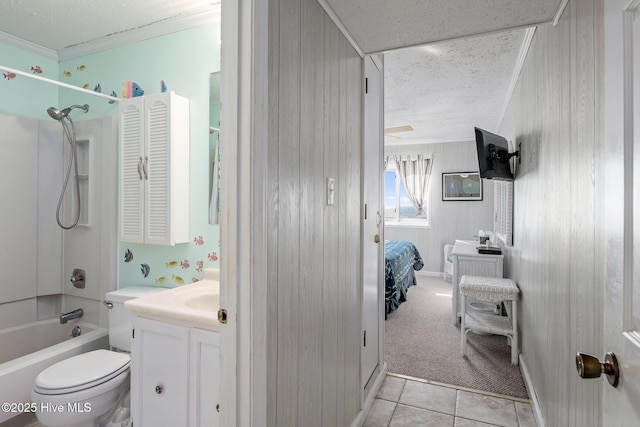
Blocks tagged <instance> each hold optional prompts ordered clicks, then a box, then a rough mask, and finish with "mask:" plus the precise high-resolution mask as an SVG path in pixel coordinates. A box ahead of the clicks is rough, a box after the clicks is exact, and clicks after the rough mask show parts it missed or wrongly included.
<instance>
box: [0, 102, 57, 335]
mask: <svg viewBox="0 0 640 427" xmlns="http://www.w3.org/2000/svg"><path fill="white" fill-rule="evenodd" d="M0 135H1V136H0V150H1V151H0V152H1V153H2V155H0V195H1V197H2V209H0V224H2V233H1V234H0V271H2V274H1V275H0V329H2V328H5V327H10V326H15V325H18V324H22V323H25V322H28V321H34V320H36V319H37V317H38V311H40V313H41V314H42V313H43V312H45V311H51V310H45V309H44V307H41V308H40V309H38V302H37V300H36V297H37V296H45V295H51V294H60V292H61V289H62V284H61V278H62V262H61V261H62V240H61V238H62V233H61V231H60V229H59V228H58V227H57V225H56V223H55V207H56V203H57V195H56V193H57V192H58V191H59V189H60V188H59V187H58V185H59V184H60V182H61V179H62V167H61V166H62V154H63V151H62V150H63V147H62V143H61V130H60V127H59V125H58V124H57V123H55V122H53V121H51V120H49V121H47V122H45V121H42V120H37V119H33V118H27V117H20V116H15V115H11V114H6V113H0ZM54 187H58V188H56V189H54ZM47 206H49V207H51V210H49V212H48V214H49V215H47V212H46V211H47ZM44 300H46V299H42V301H41V303H42V302H43V301H44ZM51 302H53V303H55V302H56V301H55V300H51Z"/></svg>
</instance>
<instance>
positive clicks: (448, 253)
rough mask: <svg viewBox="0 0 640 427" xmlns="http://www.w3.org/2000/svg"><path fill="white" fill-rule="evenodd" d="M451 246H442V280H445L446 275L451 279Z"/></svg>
mask: <svg viewBox="0 0 640 427" xmlns="http://www.w3.org/2000/svg"><path fill="white" fill-rule="evenodd" d="M452 250H453V245H444V280H447V274H448V275H449V277H451V278H453V261H452V260H450V257H451V251H452Z"/></svg>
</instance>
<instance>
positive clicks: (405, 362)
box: [385, 276, 528, 399]
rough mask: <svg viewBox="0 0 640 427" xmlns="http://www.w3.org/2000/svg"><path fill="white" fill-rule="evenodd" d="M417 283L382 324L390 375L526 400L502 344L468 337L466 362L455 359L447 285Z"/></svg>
mask: <svg viewBox="0 0 640 427" xmlns="http://www.w3.org/2000/svg"><path fill="white" fill-rule="evenodd" d="M417 281H418V285H417V286H413V287H411V288H409V292H408V295H407V301H406V302H405V303H403V304H401V305H400V307H398V309H397V310H396V311H394V312H392V313H390V314H389V315H388V317H387V320H386V321H385V360H386V361H387V364H388V368H389V372H391V373H394V374H401V375H408V376H411V377H416V378H421V379H425V380H430V381H437V382H440V383H445V384H451V385H454V386H458V387H467V388H471V389H475V390H483V391H488V392H492V393H497V394H502V395H506V396H513V397H520V398H524V399H527V398H528V395H527V391H526V389H525V386H524V381H523V380H522V376H521V374H520V369H519V367H518V366H515V365H512V364H511V347H509V346H508V345H507V338H506V337H504V336H499V335H482V336H481V335H476V334H474V333H472V332H470V333H469V335H468V336H469V339H468V341H467V356H466V357H462V356H460V326H455V325H453V323H452V322H451V284H450V283H448V282H445V281H444V280H443V279H442V278H439V277H430V276H417Z"/></svg>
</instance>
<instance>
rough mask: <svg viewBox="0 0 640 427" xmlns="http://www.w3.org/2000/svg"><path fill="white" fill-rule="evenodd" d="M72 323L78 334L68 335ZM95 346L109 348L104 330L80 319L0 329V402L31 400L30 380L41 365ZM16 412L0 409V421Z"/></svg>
mask: <svg viewBox="0 0 640 427" xmlns="http://www.w3.org/2000/svg"><path fill="white" fill-rule="evenodd" d="M75 326H80V328H81V330H82V334H81V335H80V336H78V337H75V338H71V337H70V335H71V331H72V330H73V328H74V327H75ZM99 348H109V334H108V331H107V330H106V329H103V328H96V327H95V326H94V325H91V324H89V323H84V322H78V321H70V322H68V323H67V324H64V325H61V324H60V322H59V320H58V319H52V320H44V321H39V322H33V323H29V324H27V325H22V326H18V327H15V328H9V329H5V330H2V331H0V403H4V402H9V403H21V402H22V403H27V402H31V388H32V387H33V382H34V381H35V379H36V376H37V375H38V374H39V373H40V372H41V371H42V370H43V369H45V368H46V367H48V366H51V365H53V364H54V363H57V362H59V361H61V360H64V359H67V358H69V357H71V356H75V355H76V354H80V353H86V352H88V351H93V350H97V349H99ZM17 415H20V414H19V413H15V412H13V413H12V412H4V411H0V423H2V422H4V421H6V420H8V419H10V418H13V417H14V416H17Z"/></svg>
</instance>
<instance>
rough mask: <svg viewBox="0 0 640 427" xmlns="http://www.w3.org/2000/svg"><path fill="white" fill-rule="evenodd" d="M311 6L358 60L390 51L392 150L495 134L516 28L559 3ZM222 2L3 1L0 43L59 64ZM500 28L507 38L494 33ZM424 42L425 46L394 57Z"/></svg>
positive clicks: (509, 0) (394, 0)
mask: <svg viewBox="0 0 640 427" xmlns="http://www.w3.org/2000/svg"><path fill="white" fill-rule="evenodd" d="M318 1H319V2H320V3H321V4H322V5H323V7H325V9H327V11H328V12H329V13H330V14H331V15H332V16H333V17H334V18H336V20H337V21H339V22H340V23H341V24H342V25H343V28H344V29H345V30H346V32H347V33H348V35H349V37H350V38H351V39H352V40H353V41H354V43H355V44H356V45H357V47H358V48H359V50H360V51H361V52H365V53H371V52H378V53H382V52H387V53H386V54H385V73H386V75H385V104H386V105H385V116H386V117H385V127H392V126H402V125H407V124H408V125H411V126H413V127H414V129H415V131H413V132H406V133H401V134H397V136H400V137H401V138H402V139H401V140H400V141H398V142H394V143H395V144H398V143H403V144H404V143H420V142H446V141H454V140H458V141H459V140H471V139H473V126H479V127H485V128H486V129H488V130H492V131H496V130H497V129H496V125H497V123H498V121H499V119H500V115H501V112H502V109H503V105H504V102H505V97H507V96H508V95H509V84H510V82H511V80H512V76H513V74H514V71H517V67H516V62H517V60H518V58H519V53H520V50H521V47H522V45H523V40H524V38H525V36H524V34H525V31H524V30H523V28H524V27H526V26H529V25H532V24H539V23H546V22H550V21H552V20H553V18H554V16H555V15H556V14H557V12H558V9H559V8H560V5H561V3H563V0H474V1H470V0H402V1H398V0H349V1H345V0H318ZM219 3H220V0H117V1H116V0H108V1H106V0H1V1H0V40H4V41H7V42H13V43H14V44H18V45H20V46H23V47H27V48H33V49H34V50H37V49H40V50H41V52H44V53H45V54H46V53H47V52H48V53H51V54H52V55H53V56H54V57H58V58H66V57H69V55H71V54H73V53H75V52H87V49H85V48H86V47H95V46H98V47H100V46H107V45H108V43H109V42H111V41H113V40H114V39H118V40H126V37H124V38H123V37H122V35H123V34H124V35H126V36H129V35H131V34H133V33H139V32H142V31H148V30H149V29H150V28H153V29H155V30H154V31H155V34H159V33H161V32H162V31H163V29H165V28H166V29H167V30H166V32H169V31H171V28H172V26H171V24H172V23H174V22H177V21H180V20H185V19H189V18H193V17H197V16H199V15H202V14H206V13H207V12H210V11H211V10H213V9H215V8H217V7H218V4H219ZM173 28H174V29H173V30H175V27H173ZM505 29H514V30H513V31H507V32H501V31H502V30H505ZM482 34H484V35H482ZM479 35H481V36H479ZM452 39H453V40H452ZM447 40H448V41H447ZM443 41H444V42H443ZM16 42H17V43H16ZM439 42H442V43H439ZM427 43H429V45H428V46H420V47H413V48H409V49H401V50H394V49H398V48H402V47H407V46H419V45H424V44H427ZM109 47H111V46H109ZM78 48H80V49H78ZM103 48H104V47H103ZM96 49H97V48H96ZM392 50H393V51H392ZM89 51H90V49H89ZM0 62H1V61H0Z"/></svg>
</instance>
